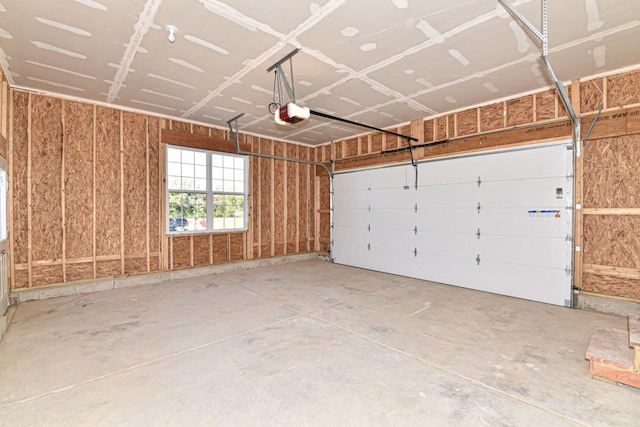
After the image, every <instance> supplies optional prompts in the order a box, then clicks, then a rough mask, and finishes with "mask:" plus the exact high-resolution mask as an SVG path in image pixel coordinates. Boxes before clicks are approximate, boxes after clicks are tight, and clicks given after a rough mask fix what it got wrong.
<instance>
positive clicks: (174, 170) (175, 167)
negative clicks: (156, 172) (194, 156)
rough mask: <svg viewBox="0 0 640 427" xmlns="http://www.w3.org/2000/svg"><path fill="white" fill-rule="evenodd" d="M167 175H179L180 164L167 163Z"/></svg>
mask: <svg viewBox="0 0 640 427" xmlns="http://www.w3.org/2000/svg"><path fill="white" fill-rule="evenodd" d="M167 173H168V174H169V175H173V176H177V175H180V163H174V162H169V164H168V165H167Z"/></svg>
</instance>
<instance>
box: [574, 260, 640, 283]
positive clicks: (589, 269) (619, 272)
mask: <svg viewBox="0 0 640 427" xmlns="http://www.w3.org/2000/svg"><path fill="white" fill-rule="evenodd" d="M582 272H583V273H588V274H599V275H602V276H610V277H619V278H622V279H640V268H627V267H612V266H609V265H596V264H583V266H582Z"/></svg>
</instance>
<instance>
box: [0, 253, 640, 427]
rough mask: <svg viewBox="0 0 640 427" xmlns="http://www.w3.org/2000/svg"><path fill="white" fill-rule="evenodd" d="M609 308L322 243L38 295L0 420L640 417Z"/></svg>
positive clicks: (405, 421) (539, 421) (383, 421)
mask: <svg viewBox="0 0 640 427" xmlns="http://www.w3.org/2000/svg"><path fill="white" fill-rule="evenodd" d="M594 325H600V326H605V327H619V328H625V327H626V326H625V325H626V319H624V318H622V317H614V316H609V315H603V314H596V313H590V312H586V311H580V310H571V309H566V308H561V307H554V306H549V305H545V304H539V303H533V302H528V301H522V300H518V299H513V298H508V297H502V296H496V295H491V294H486V293H482V292H475V291H470V290H466V289H460V288H455V287H450V286H443V285H437V284H432V283H428V282H422V281H419V280H413V279H407V278H402V277H397V276H392V275H387V274H382V273H374V272H370V271H365V270H359V269H354V268H349V267H344V266H339V265H334V264H329V263H326V262H322V261H305V262H299V263H295V264H287V265H278V266H274V267H267V268H259V269H254V270H245V271H241V272H235V273H224V274H217V275H212V276H206V277H202V278H198V279H186V280H180V281H177V282H172V283H170V284H169V283H162V284H157V285H145V286H140V287H136V288H127V289H120V290H115V291H109V292H100V293H94V294H88V295H81V296H73V297H64V298H57V299H50V300H41V301H34V302H29V303H25V304H22V305H20V306H18V308H17V310H16V312H15V315H14V316H13V319H12V322H11V324H10V326H9V330H8V331H7V335H6V336H5V338H4V340H3V341H2V342H1V343H0V425H2V426H36V425H46V426H163V425H167V426H179V425H180V426H199V425H202V426H213V425H216V426H218V425H220V426H243V425H260V426H269V425H290V426H305V425H309V426H336V425H348V426H361V425H394V426H396V425H397V426H426V425H455V426H460V425H474V426H476V425H536V426H551V425H576V424H577V425H618V426H623V425H624V426H631V425H639V424H640V390H637V389H633V388H628V387H623V386H617V385H612V384H607V383H603V382H599V381H595V380H592V379H590V378H589V376H588V369H589V367H588V362H587V361H586V360H584V354H585V350H586V347H587V344H588V342H589V338H590V334H591V329H592V327H593V326H594Z"/></svg>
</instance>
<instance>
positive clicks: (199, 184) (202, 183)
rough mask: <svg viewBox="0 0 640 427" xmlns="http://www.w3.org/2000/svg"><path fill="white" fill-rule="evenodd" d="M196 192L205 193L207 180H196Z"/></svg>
mask: <svg viewBox="0 0 640 427" xmlns="http://www.w3.org/2000/svg"><path fill="white" fill-rule="evenodd" d="M195 183H196V187H195V189H196V190H199V191H207V180H206V179H201V178H196V182H195Z"/></svg>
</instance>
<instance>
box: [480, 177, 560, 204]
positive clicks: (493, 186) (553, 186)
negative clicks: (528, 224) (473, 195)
mask: <svg viewBox="0 0 640 427" xmlns="http://www.w3.org/2000/svg"><path fill="white" fill-rule="evenodd" d="M569 184H570V183H569V182H567V180H566V179H565V178H562V179H560V180H558V179H557V178H544V179H537V180H526V181H518V185H517V187H516V186H515V185H514V182H507V181H500V182H489V183H482V186H481V189H480V191H479V194H478V200H479V201H480V203H481V204H482V206H487V207H493V208H501V207H525V208H530V209H535V208H546V207H548V208H552V207H563V208H564V207H566V206H567V205H568V203H567V200H569V203H570V191H571V188H570V187H569ZM558 195H560V198H558ZM567 196H568V197H569V198H567ZM532 201H535V203H536V204H535V205H532Z"/></svg>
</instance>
